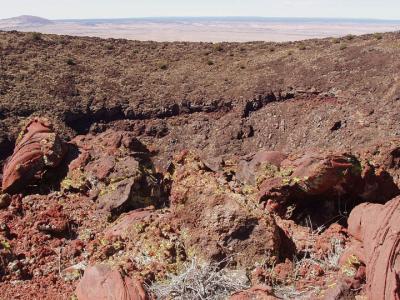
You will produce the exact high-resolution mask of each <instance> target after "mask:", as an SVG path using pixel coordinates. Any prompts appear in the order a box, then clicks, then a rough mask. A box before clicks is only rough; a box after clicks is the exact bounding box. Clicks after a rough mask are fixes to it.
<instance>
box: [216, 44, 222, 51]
mask: <svg viewBox="0 0 400 300" xmlns="http://www.w3.org/2000/svg"><path fill="white" fill-rule="evenodd" d="M214 50H215V51H219V52H222V51H224V48H223V47H222V45H221V44H214Z"/></svg>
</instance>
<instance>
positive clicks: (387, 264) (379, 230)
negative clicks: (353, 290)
mask: <svg viewBox="0 0 400 300" xmlns="http://www.w3.org/2000/svg"><path fill="white" fill-rule="evenodd" d="M399 219H400V197H397V198H395V199H393V200H391V201H389V202H388V203H386V204H385V205H381V204H370V203H364V204H361V205H359V206H357V207H356V208H354V209H353V211H352V212H351V214H350V218H349V221H348V223H349V229H348V230H349V233H350V234H351V235H352V236H353V237H354V238H355V239H356V240H358V241H360V242H361V245H362V246H361V247H360V246H359V248H358V249H356V251H355V252H361V253H362V254H361V255H360V256H362V257H361V259H364V263H365V264H366V267H367V269H366V277H367V294H368V297H369V298H370V299H400V277H399V274H400V256H399V252H400V222H399Z"/></svg>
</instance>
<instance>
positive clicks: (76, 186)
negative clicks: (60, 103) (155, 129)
mask: <svg viewBox="0 0 400 300" xmlns="http://www.w3.org/2000/svg"><path fill="white" fill-rule="evenodd" d="M71 145H74V146H75V147H76V148H77V152H78V153H79V154H78V155H77V156H76V157H75V159H73V160H72V161H71V163H70V164H69V170H68V173H67V176H66V177H65V178H64V180H63V181H62V183H61V186H62V188H63V189H64V190H78V191H85V192H87V191H88V190H90V195H91V197H92V198H93V199H95V200H97V203H98V208H99V209H101V210H104V211H106V212H109V213H112V214H113V215H117V214H120V213H122V212H125V211H129V210H131V209H137V208H142V207H146V206H149V205H153V204H156V203H155V201H156V199H160V198H161V197H160V196H161V186H162V184H161V182H160V178H159V176H158V174H156V173H155V171H154V168H153V166H152V163H151V161H150V158H149V157H150V155H149V151H148V150H147V149H146V148H145V146H144V145H143V144H141V143H140V142H139V141H138V140H137V139H136V138H135V136H134V135H133V134H132V133H130V132H124V131H113V130H108V131H106V132H104V133H101V134H98V135H91V134H88V135H86V136H77V137H76V138H74V139H73V141H72V142H71Z"/></svg>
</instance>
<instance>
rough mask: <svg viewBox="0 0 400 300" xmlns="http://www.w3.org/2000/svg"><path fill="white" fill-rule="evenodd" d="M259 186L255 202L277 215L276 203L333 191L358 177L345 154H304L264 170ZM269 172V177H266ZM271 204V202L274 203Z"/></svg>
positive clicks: (352, 160) (351, 160)
mask: <svg viewBox="0 0 400 300" xmlns="http://www.w3.org/2000/svg"><path fill="white" fill-rule="evenodd" d="M266 172H267V174H266V176H264V177H262V176H260V177H259V178H260V179H264V180H263V181H262V182H261V184H260V185H259V193H258V201H259V202H263V203H266V208H267V209H269V210H271V211H276V212H278V211H279V209H280V208H281V205H280V204H284V203H287V202H289V201H290V200H293V199H295V201H299V200H301V199H305V198H307V197H313V196H316V195H323V194H329V195H331V194H332V193H333V192H335V191H336V192H337V190H338V189H341V188H342V187H343V186H344V185H345V184H346V183H348V182H349V181H350V179H351V178H352V177H357V176H358V177H359V175H360V174H359V166H358V161H357V160H356V159H355V158H354V157H352V156H350V155H347V154H341V155H331V154H329V155H320V154H313V153H306V154H304V155H302V156H300V157H298V158H296V157H290V158H287V159H285V160H283V161H282V162H281V163H280V167H279V168H277V169H276V170H272V173H271V170H267V171H266ZM269 173H271V174H269ZM274 202H275V203H274Z"/></svg>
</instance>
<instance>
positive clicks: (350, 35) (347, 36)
mask: <svg viewBox="0 0 400 300" xmlns="http://www.w3.org/2000/svg"><path fill="white" fill-rule="evenodd" d="M345 38H346V40H348V41H352V40H354V38H355V36H354V35H352V34H348V35H346V36H345Z"/></svg>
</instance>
